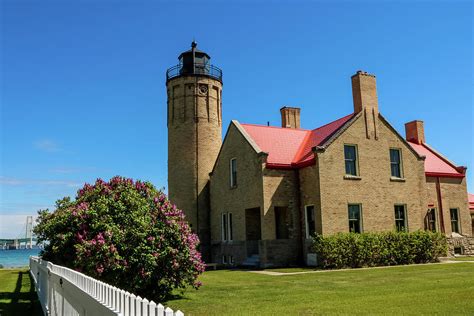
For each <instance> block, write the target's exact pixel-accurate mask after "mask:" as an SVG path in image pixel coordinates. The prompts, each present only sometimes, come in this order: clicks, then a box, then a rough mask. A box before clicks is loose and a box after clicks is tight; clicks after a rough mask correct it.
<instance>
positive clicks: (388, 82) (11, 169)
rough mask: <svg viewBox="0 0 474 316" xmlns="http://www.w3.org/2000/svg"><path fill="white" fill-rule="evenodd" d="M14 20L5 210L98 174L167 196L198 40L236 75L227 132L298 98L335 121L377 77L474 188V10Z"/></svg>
mask: <svg viewBox="0 0 474 316" xmlns="http://www.w3.org/2000/svg"><path fill="white" fill-rule="evenodd" d="M0 11H1V16H0V20H1V59H2V62H1V65H2V68H1V122H0V124H1V129H0V133H1V161H0V167H1V170H0V190H1V191H0V214H3V215H5V214H10V215H12V214H13V215H21V216H23V215H25V214H35V213H36V210H37V209H38V208H44V207H51V206H52V205H54V201H55V200H56V199H58V198H60V197H62V196H65V195H72V196H74V194H75V192H76V190H77V188H78V187H79V186H81V185H82V184H83V183H84V182H91V181H94V179H96V178H97V177H101V178H104V179H109V178H110V177H112V176H114V175H123V176H128V177H132V178H139V179H144V180H149V181H151V182H152V183H154V184H155V185H156V186H157V187H166V185H167V174H166V170H167V168H166V160H167V131H166V89H165V71H166V69H167V68H169V67H171V66H173V65H174V64H176V63H177V56H178V55H179V54H180V53H181V52H182V51H184V50H187V49H188V48H189V45H190V42H191V41H192V39H193V38H195V39H196V40H197V42H198V47H199V48H200V49H202V50H205V51H206V52H208V53H209V54H210V55H211V57H212V60H211V61H212V62H213V63H214V64H216V65H218V66H219V67H220V68H222V69H223V72H224V89H223V119H224V122H225V124H228V123H229V122H230V120H231V119H237V120H239V121H241V122H245V123H257V124H258V123H260V124H266V122H267V121H270V123H271V124H272V125H278V124H279V122H280V118H279V108H280V107H281V106H283V105H290V106H299V107H301V108H302V127H304V128H314V127H317V126H320V125H322V124H325V123H327V122H328V121H330V120H334V119H337V118H339V117H341V116H344V115H346V114H349V113H351V112H352V96H351V84H350V76H351V75H352V74H353V73H355V71H357V70H359V69H362V70H365V71H368V72H370V73H373V74H375V75H376V76H377V87H378V95H379V108H380V111H381V113H382V114H383V115H384V116H385V117H386V118H387V119H388V120H389V121H390V122H391V123H392V125H393V126H394V127H395V128H396V129H397V130H398V131H400V133H401V134H402V135H404V123H405V122H408V121H411V120H414V119H422V120H424V121H425V133H426V138H427V142H428V143H429V144H430V145H432V146H433V147H434V148H436V149H437V150H439V151H441V152H442V153H444V154H445V155H447V156H448V157H449V158H450V159H451V160H452V161H454V162H455V163H457V164H459V165H465V166H467V167H468V183H469V190H470V191H471V192H473V191H474V178H473V175H474V173H473V170H472V169H474V163H473V162H474V157H473V156H474V155H473V136H472V135H473V134H474V133H473V132H474V131H473V109H472V89H473V85H472V84H473V82H472V78H473V67H472V66H473V65H472V56H473V51H472V35H473V34H472V32H473V30H472V18H473V16H472V14H473V11H472V4H470V3H469V2H449V3H448V2H421V1H419V2H415V3H410V2H408V1H406V2H384V3H375V2H357V3H356V2H316V1H312V2H302V1H300V2H296V4H295V3H294V2H291V3H290V2H283V1H280V2H275V1H273V2H264V1H260V2H257V3H252V2H250V1H245V2H233V3H231V4H226V5H224V4H223V3H221V2H219V1H213V2H206V1H200V2H199V3H194V2H193V4H191V2H190V3H185V2H178V3H172V2H159V1H137V2H132V1H127V2H120V1H113V2H112V1H87V0H83V1H75V2H73V1H41V3H40V2H38V1H21V0H20V1H18V0H4V1H2V3H1V10H0ZM5 226H7V225H5V220H4V225H3V227H5ZM4 233H5V231H2V232H0V234H4Z"/></svg>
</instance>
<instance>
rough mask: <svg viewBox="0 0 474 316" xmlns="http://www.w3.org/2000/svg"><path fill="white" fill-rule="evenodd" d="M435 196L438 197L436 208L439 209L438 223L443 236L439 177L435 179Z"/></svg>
mask: <svg viewBox="0 0 474 316" xmlns="http://www.w3.org/2000/svg"><path fill="white" fill-rule="evenodd" d="M436 194H437V196H438V208H439V223H440V225H441V232H442V233H443V234H444V233H445V229H444V215H443V201H442V196H441V185H440V182H439V177H436Z"/></svg>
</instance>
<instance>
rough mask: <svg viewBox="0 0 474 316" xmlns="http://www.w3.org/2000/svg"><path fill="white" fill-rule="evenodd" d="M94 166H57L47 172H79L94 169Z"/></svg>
mask: <svg viewBox="0 0 474 316" xmlns="http://www.w3.org/2000/svg"><path fill="white" fill-rule="evenodd" d="M94 170H96V168H92V167H57V168H52V169H50V170H49V172H53V173H81V172H89V171H94Z"/></svg>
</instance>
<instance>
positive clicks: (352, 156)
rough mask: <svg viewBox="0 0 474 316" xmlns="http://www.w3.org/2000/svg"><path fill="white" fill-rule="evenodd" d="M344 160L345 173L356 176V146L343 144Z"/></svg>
mask: <svg viewBox="0 0 474 316" xmlns="http://www.w3.org/2000/svg"><path fill="white" fill-rule="evenodd" d="M344 161H345V163H346V175H351V176H357V146H356V145H344Z"/></svg>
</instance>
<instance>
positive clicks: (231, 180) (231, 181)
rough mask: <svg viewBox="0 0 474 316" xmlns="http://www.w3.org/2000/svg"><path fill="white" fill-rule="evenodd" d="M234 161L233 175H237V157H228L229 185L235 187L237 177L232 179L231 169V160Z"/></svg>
mask: <svg viewBox="0 0 474 316" xmlns="http://www.w3.org/2000/svg"><path fill="white" fill-rule="evenodd" d="M233 161H235V175H236V176H237V158H235V157H234V158H230V160H229V171H230V177H229V180H230V187H231V188H235V187H237V177H235V179H234V172H233V170H232V162H233ZM234 182H235V183H234Z"/></svg>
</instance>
